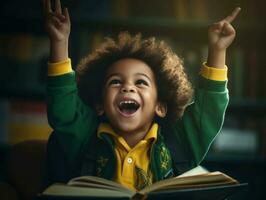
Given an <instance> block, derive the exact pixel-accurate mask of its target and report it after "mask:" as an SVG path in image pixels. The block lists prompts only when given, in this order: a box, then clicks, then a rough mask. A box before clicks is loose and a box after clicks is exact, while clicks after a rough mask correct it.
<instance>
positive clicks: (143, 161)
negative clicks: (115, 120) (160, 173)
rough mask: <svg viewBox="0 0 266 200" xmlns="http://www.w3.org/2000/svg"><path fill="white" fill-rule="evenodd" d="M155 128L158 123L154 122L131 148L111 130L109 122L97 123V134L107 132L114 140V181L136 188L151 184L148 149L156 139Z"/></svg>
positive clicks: (99, 135)
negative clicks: (115, 167)
mask: <svg viewBox="0 0 266 200" xmlns="http://www.w3.org/2000/svg"><path fill="white" fill-rule="evenodd" d="M157 130H158V124H157V123H154V124H153V125H152V126H151V128H150V130H149V132H148V133H147V134H146V136H145V137H144V138H143V139H142V140H141V141H139V143H138V144H137V145H136V146H135V147H133V148H131V147H130V146H129V145H128V144H127V142H126V141H125V139H124V138H123V137H122V136H120V135H118V134H117V133H115V132H114V131H113V129H112V128H111V126H110V125H109V124H106V123H101V124H100V125H99V127H98V131H97V136H98V137H101V134H109V135H111V136H112V137H113V138H114V141H115V154H116V166H117V169H116V173H115V178H114V179H115V180H114V181H116V182H118V183H121V184H122V185H125V186H127V187H129V188H131V189H136V190H140V189H142V188H144V187H145V186H148V185H151V184H152V178H153V177H152V173H151V169H150V149H151V145H152V144H153V143H154V142H155V141H156V139H157Z"/></svg>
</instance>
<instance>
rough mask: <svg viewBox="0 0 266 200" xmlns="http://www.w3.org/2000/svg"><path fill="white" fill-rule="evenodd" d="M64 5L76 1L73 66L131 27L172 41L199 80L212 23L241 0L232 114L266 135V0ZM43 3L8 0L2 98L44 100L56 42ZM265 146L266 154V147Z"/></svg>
mask: <svg viewBox="0 0 266 200" xmlns="http://www.w3.org/2000/svg"><path fill="white" fill-rule="evenodd" d="M62 4H63V5H66V6H68V7H69V10H70V14H71V22H72V32H71V38H70V55H71V58H72V61H73V66H75V65H76V64H77V62H78V60H79V59H80V58H81V57H82V56H85V55H86V54H87V53H89V52H90V51H92V49H94V48H95V47H96V46H97V45H98V44H99V43H100V42H101V41H102V40H103V38H104V37H105V36H114V35H116V34H117V33H118V32H119V31H124V30H128V31H130V32H131V33H138V32H141V33H143V35H144V36H155V37H157V38H159V39H164V40H166V42H168V43H169V44H170V46H171V47H172V48H173V50H174V51H175V52H177V53H178V54H179V55H181V57H182V58H183V59H184V61H185V65H186V66H187V68H188V69H187V70H188V71H189V72H190V73H191V74H192V79H193V73H194V75H195V73H196V71H195V69H198V68H199V64H200V63H201V62H202V61H203V60H205V59H206V52H207V33H206V31H207V26H208V24H210V23H212V22H215V21H217V20H219V19H221V18H222V17H224V16H226V15H227V14H228V13H230V12H231V10H232V9H233V8H234V7H235V6H240V7H242V11H241V13H240V15H239V17H238V18H237V19H236V22H234V26H235V28H236V29H237V38H236V40H235V41H234V43H233V44H232V46H231V47H230V49H229V50H228V61H227V64H228V66H229V69H230V70H229V71H230V72H229V89H230V96H231V102H230V105H229V108H228V110H227V115H230V117H231V118H234V119H235V120H236V121H237V120H239V119H240V120H242V119H243V118H245V120H247V121H248V120H251V121H254V120H257V121H258V123H259V124H260V125H257V126H259V128H256V131H257V130H259V132H260V134H261V135H263V137H264V138H265V135H266V128H265V127H263V125H262V124H263V123H265V120H266V119H265V118H266V116H265V115H266V114H265V113H266V112H265V110H266V103H265V102H266V90H265V88H264V87H265V86H266V81H265V80H266V79H265V78H264V77H263V75H264V74H265V63H266V62H265V55H266V54H265V53H266V51H265V50H264V46H263V44H265V40H266V39H265V37H264V35H265V33H266V25H265V23H263V19H264V18H265V15H266V14H265V13H264V11H263V9H262V8H264V7H265V6H266V4H265V2H263V1H259V0H257V1H248V0H233V1H223V2H221V1H217V0H195V1H193V2H192V1H186V0H166V1H164V3H162V1H159V0H153V1H151V0H146V1H141V0H134V1H133V0H127V1H123V0H100V1H96V0H92V1H90V3H89V4H88V2H87V1H85V0H79V1H71V0H62ZM14 5H16V6H15V7H14ZM151 5H152V6H151ZM11 8H12V9H11ZM41 10H42V8H41V5H40V2H37V1H33V0H31V1H29V2H27V3H22V2H21V1H18V0H12V1H10V2H5V3H3V7H2V8H1V14H0V15H1V18H2V19H4V20H1V22H0V27H1V29H0V30H1V33H0V63H1V66H4V67H3V73H1V75H0V77H1V79H0V84H1V87H0V97H1V99H4V100H6V99H7V100H9V99H18V100H26V101H37V102H44V100H45V73H46V62H47V59H48V56H49V41H48V38H47V35H46V33H45V31H44V28H43V19H42V14H41V12H40V11H41ZM23 13H24V14H23ZM25 13H26V14H25ZM263 17H264V18H263ZM18 41H19V42H18ZM10 44H13V46H12V45H10ZM14 49H17V50H15V51H14ZM25 69H27V71H25ZM245 116H246V117H245ZM252 123H253V122H252ZM237 128H239V127H237ZM265 143H266V140H265ZM265 146H266V144H265ZM260 148H262V149H265V148H266V147H263V146H262V147H260ZM261 151H262V152H264V150H261ZM262 152H261V154H263V155H264V156H266V152H265V153H262Z"/></svg>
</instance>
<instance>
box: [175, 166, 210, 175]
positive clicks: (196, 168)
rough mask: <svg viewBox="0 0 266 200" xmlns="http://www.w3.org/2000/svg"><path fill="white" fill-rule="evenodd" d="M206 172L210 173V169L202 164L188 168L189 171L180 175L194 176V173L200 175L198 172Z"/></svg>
mask: <svg viewBox="0 0 266 200" xmlns="http://www.w3.org/2000/svg"><path fill="white" fill-rule="evenodd" d="M205 173H209V171H208V170H207V169H205V168H204V167H202V166H200V165H199V166H197V167H195V168H193V169H191V170H188V171H187V172H185V173H183V174H181V175H179V176H178V177H184V176H193V175H198V174H205Z"/></svg>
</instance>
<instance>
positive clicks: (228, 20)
mask: <svg viewBox="0 0 266 200" xmlns="http://www.w3.org/2000/svg"><path fill="white" fill-rule="evenodd" d="M240 10H241V8H240V7H237V8H235V9H234V10H233V12H232V13H231V14H230V15H228V16H227V17H226V18H224V21H227V22H229V23H231V22H232V21H234V19H235V18H236V16H237V15H238V13H239V12H240Z"/></svg>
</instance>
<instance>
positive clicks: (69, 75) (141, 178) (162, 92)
mask: <svg viewBox="0 0 266 200" xmlns="http://www.w3.org/2000/svg"><path fill="white" fill-rule="evenodd" d="M44 11H45V16H46V28H47V31H48V34H49V36H50V41H51V55H50V61H49V66H48V87H47V104H48V120H49V123H50V125H51V127H52V128H53V129H54V131H53V133H52V134H51V136H50V139H49V144H48V165H49V176H50V181H51V182H55V181H67V180H69V179H70V178H72V177H75V176H81V175H95V176H100V177H104V178H107V179H111V180H114V181H116V182H118V183H121V184H123V185H125V186H127V187H129V188H132V189H137V190H139V189H142V188H144V187H146V186H148V185H150V184H152V183H153V182H155V181H159V180H162V179H165V178H168V177H171V176H174V175H178V174H180V173H182V172H184V171H186V170H189V169H190V168H192V167H195V166H197V165H199V164H200V162H201V161H202V159H203V158H204V156H205V154H206V153H207V151H208V149H209V146H210V144H211V142H212V141H213V140H214V138H215V136H216V135H217V133H218V132H219V131H220V129H221V126H222V124H223V119H224V113H225V109H226V107H227V104H228V91H227V89H226V84H227V78H226V73H227V68H226V66H225V56H226V48H227V47H228V46H229V45H230V44H231V43H232V41H233V39H234V37H235V30H234V28H233V27H232V26H231V24H230V23H231V22H232V21H233V20H234V19H235V17H236V16H237V14H238V12H239V11H240V9H239V8H236V9H235V10H234V11H233V12H232V14H231V15H229V16H228V17H226V18H225V19H224V20H222V21H220V22H218V23H215V24H213V25H211V26H210V28H209V31H208V34H209V54H208V59H207V63H204V64H203V67H202V69H201V72H200V76H199V86H198V88H197V89H196V90H195V94H193V89H192V86H191V84H190V82H189V81H188V79H187V76H186V74H185V72H184V68H183V63H182V61H181V59H180V58H179V57H178V56H177V55H176V54H174V53H173V52H172V51H171V50H170V48H169V47H168V46H167V45H166V44H165V43H163V42H160V43H158V42H156V41H155V39H154V38H150V39H146V40H143V39H142V38H141V36H140V35H136V36H134V37H132V36H130V35H129V34H128V33H121V34H119V36H118V39H117V41H114V40H111V39H107V40H106V41H105V42H104V43H103V45H102V46H101V47H100V48H98V49H97V50H96V51H95V52H93V53H92V54H90V55H88V56H87V57H86V58H84V59H83V60H82V61H81V62H80V64H79V65H78V67H77V70H76V72H74V71H73V70H72V68H71V62H70V59H69V57H68V38H69V34H70V18H69V14H68V11H67V9H64V10H63V11H62V10H61V5H60V0H56V1H55V9H54V11H53V10H52V9H51V4H50V0H44ZM75 74H76V78H75ZM192 98H193V102H192Z"/></svg>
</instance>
